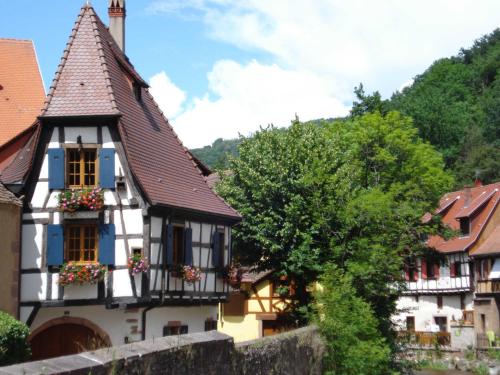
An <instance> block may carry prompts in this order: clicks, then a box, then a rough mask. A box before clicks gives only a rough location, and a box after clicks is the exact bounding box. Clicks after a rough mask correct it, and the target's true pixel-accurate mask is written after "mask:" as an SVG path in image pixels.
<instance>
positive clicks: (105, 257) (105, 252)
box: [99, 224, 115, 266]
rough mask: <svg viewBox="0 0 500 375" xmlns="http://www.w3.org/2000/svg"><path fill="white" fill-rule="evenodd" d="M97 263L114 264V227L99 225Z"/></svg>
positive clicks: (111, 225) (112, 225)
mask: <svg viewBox="0 0 500 375" xmlns="http://www.w3.org/2000/svg"><path fill="white" fill-rule="evenodd" d="M99 263H101V264H106V265H110V266H113V265H114V264H115V225H114V224H100V225H99Z"/></svg>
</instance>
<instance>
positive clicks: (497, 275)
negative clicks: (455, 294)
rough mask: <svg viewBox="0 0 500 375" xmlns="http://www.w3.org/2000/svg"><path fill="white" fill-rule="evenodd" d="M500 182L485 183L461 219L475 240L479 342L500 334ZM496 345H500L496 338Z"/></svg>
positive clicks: (480, 343) (476, 306)
mask: <svg viewBox="0 0 500 375" xmlns="http://www.w3.org/2000/svg"><path fill="white" fill-rule="evenodd" d="M499 200H500V183H496V184H492V185H488V186H485V187H484V188H483V189H482V192H481V194H480V195H477V194H476V198H475V199H474V201H473V202H472V203H471V205H470V209H469V210H468V211H467V212H465V213H464V214H463V215H462V217H461V220H462V221H463V225H464V226H465V227H467V225H469V226H470V228H471V229H470V232H471V233H470V236H471V237H476V238H477V239H476V244H475V246H474V247H473V248H471V250H470V255H471V257H472V259H473V260H474V279H475V283H474V286H475V292H476V293H475V299H474V319H475V322H476V324H475V328H476V332H477V334H478V345H480V346H486V345H490V343H489V342H485V341H488V340H486V338H485V336H486V335H485V334H486V333H487V332H488V331H491V332H493V333H494V334H495V337H496V338H498V337H500V321H499V316H500V209H499V208H498V202H499ZM496 346H499V343H498V341H497V343H496Z"/></svg>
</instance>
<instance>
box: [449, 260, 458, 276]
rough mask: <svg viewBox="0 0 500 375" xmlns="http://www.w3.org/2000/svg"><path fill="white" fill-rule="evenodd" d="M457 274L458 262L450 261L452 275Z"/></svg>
mask: <svg viewBox="0 0 500 375" xmlns="http://www.w3.org/2000/svg"><path fill="white" fill-rule="evenodd" d="M456 275H457V264H456V263H455V262H453V263H450V276H451V277H455V276H456Z"/></svg>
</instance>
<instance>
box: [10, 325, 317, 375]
mask: <svg viewBox="0 0 500 375" xmlns="http://www.w3.org/2000/svg"><path fill="white" fill-rule="evenodd" d="M323 353H324V344H323V342H322V340H321V337H320V335H319V332H318V330H317V328H316V327H305V328H300V329H297V330H294V331H290V332H287V333H284V334H281V335H276V336H272V337H266V338H263V339H258V340H254V341H250V342H247V343H242V344H239V345H238V346H235V345H234V343H233V339H232V337H230V336H227V335H224V334H222V333H220V332H217V331H210V332H203V333H192V334H188V335H180V336H169V337H162V338H159V339H154V340H146V341H141V342H137V343H132V344H127V345H122V346H117V347H112V348H107V349H101V350H96V351H93V352H86V353H80V354H78V355H71V356H67V357H59V358H54V359H50V360H45V361H38V362H29V363H24V364H20V365H14V366H8V367H2V368H0V374H2V375H7V374H12V375H14V374H16V375H21V374H23V375H28V374H45V375H55V374H64V375H89V374H93V375H101V374H102V375H104V374H208V375H210V374H214V375H215V374H225V375H226V374H228V375H231V374H235V375H236V374H238V375H239V374H243V375H245V374H248V375H250V374H252V375H258V374H266V375H267V374H290V375H295V374H296V375H299V374H300V375H303V374H304V375H305V374H312V375H319V374H321V373H322V357H323Z"/></svg>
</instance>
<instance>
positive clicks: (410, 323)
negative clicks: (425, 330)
mask: <svg viewBox="0 0 500 375" xmlns="http://www.w3.org/2000/svg"><path fill="white" fill-rule="evenodd" d="M406 330H407V331H415V317H414V316H407V317H406Z"/></svg>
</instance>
